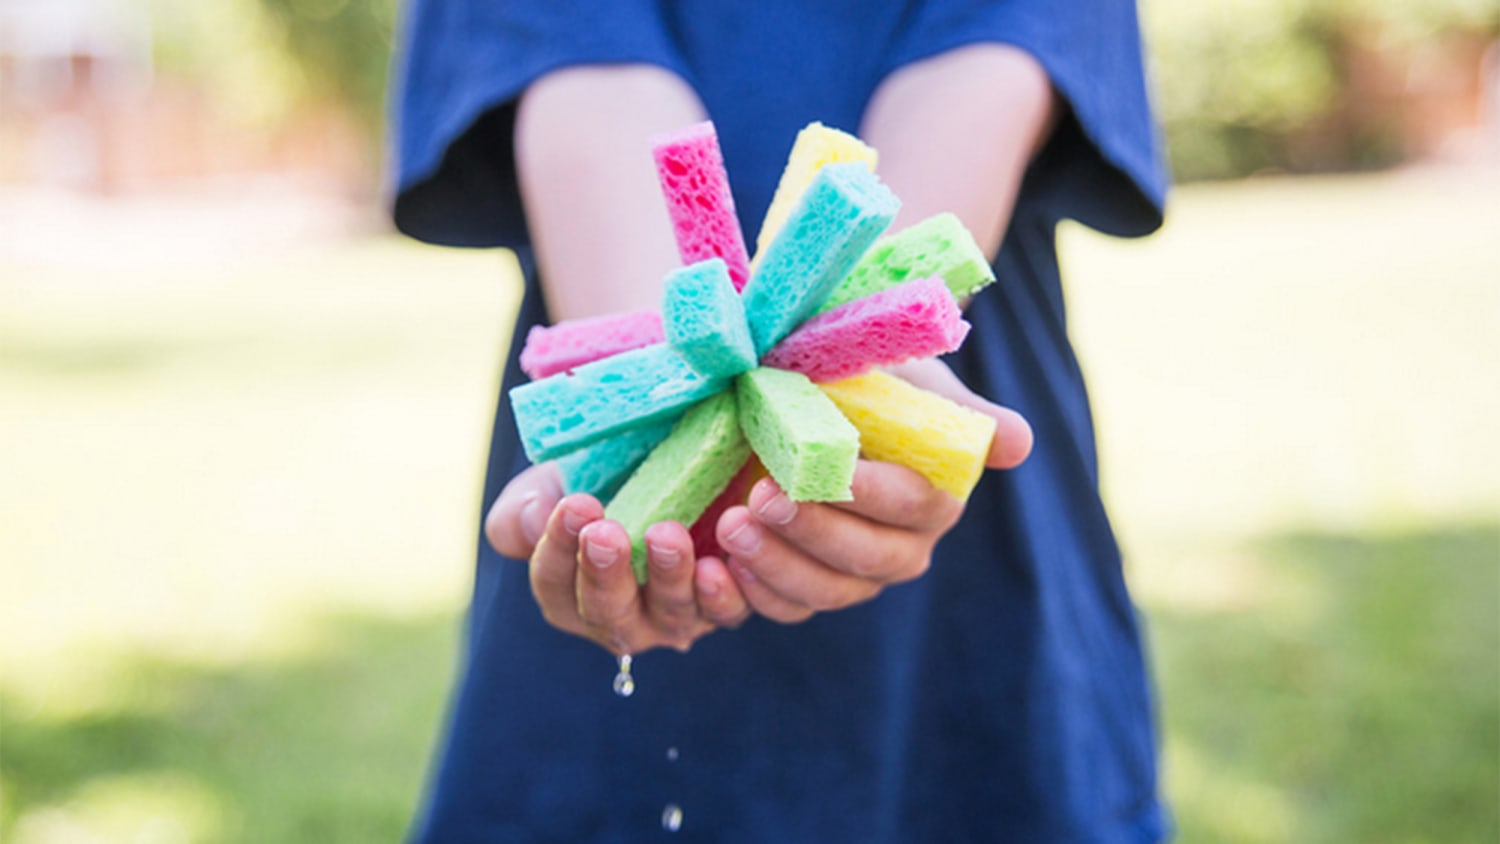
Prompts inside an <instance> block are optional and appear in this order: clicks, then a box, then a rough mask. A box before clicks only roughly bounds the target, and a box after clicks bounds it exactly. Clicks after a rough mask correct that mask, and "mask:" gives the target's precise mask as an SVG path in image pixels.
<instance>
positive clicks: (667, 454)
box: [604, 391, 750, 583]
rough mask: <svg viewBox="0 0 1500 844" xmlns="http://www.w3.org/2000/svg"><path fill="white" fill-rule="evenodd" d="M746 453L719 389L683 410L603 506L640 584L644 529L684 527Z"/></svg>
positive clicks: (729, 400)
mask: <svg viewBox="0 0 1500 844" xmlns="http://www.w3.org/2000/svg"><path fill="white" fill-rule="evenodd" d="M749 456H750V445H749V443H747V442H745V435H744V434H742V433H740V426H739V419H738V413H737V412H736V408H735V400H734V394H733V393H730V392H728V391H725V392H722V393H719V394H718V395H716V396H713V397H711V398H709V399H707V400H705V401H703V402H701V403H699V404H698V405H696V406H695V407H693V409H691V410H689V411H688V412H687V414H686V415H684V416H683V417H682V420H681V421H680V422H678V423H677V425H676V426H675V427H673V428H672V433H671V435H670V436H668V437H667V438H666V439H665V440H664V441H662V444H661V445H659V446H657V447H656V450H654V451H652V452H651V456H649V457H647V458H646V462H644V463H642V464H641V465H640V468H638V469H636V470H635V474H633V475H631V476H630V480H628V481H626V482H625V485H624V486H623V487H621V488H620V492H619V493H618V494H617V495H615V499H614V500H613V501H611V502H610V503H609V506H607V507H605V508H604V515H605V517H606V518H609V519H614V520H615V521H617V522H619V523H620V525H621V526H622V527H624V528H625V532H626V533H628V534H630V565H631V566H632V567H633V568H634V569H635V579H636V580H637V581H638V582H640V583H645V582H646V528H648V527H650V526H652V525H654V524H656V523H657V522H680V523H681V524H682V525H683V526H684V527H690V526H691V525H692V524H693V522H696V521H697V520H698V517H699V516H701V515H703V511H704V510H707V509H708V505H709V504H712V503H713V500H714V499H715V498H717V497H718V496H719V493H721V492H723V491H724V487H726V486H728V485H729V481H730V480H731V479H732V478H733V477H734V476H735V473H737V472H739V470H740V466H742V465H743V464H744V462H745V460H746V458H748V457H749Z"/></svg>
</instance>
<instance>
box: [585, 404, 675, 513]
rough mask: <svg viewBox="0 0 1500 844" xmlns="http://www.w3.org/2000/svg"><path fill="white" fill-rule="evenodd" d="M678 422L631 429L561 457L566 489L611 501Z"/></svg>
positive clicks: (671, 421) (665, 422)
mask: <svg viewBox="0 0 1500 844" xmlns="http://www.w3.org/2000/svg"><path fill="white" fill-rule="evenodd" d="M676 422H677V419H676V418H675V417H674V418H671V419H666V420H663V421H661V422H651V423H648V424H645V425H640V426H637V427H634V428H627V429H626V430H624V431H621V432H620V433H618V434H615V435H614V436H612V437H608V438H606V439H602V440H600V441H599V442H596V443H594V444H593V445H590V446H584V447H583V448H580V449H578V450H577V451H570V452H568V453H567V454H564V455H563V456H562V457H559V458H557V468H558V469H560V470H561V471H562V476H563V489H564V490H565V491H567V493H568V494H569V495H571V494H573V493H575V492H586V493H588V494H589V495H592V496H594V497H595V498H597V499H599V500H600V501H603V502H605V503H606V504H607V503H609V500H610V499H611V498H614V496H615V493H616V492H618V491H619V489H620V485H621V484H624V483H625V479H626V478H628V477H630V473H631V472H634V471H635V467H637V466H639V465H640V464H641V461H642V460H645V459H646V455H647V454H650V453H651V449H653V448H656V446H657V444H659V443H660V442H661V441H662V440H664V439H666V438H667V435H668V434H670V433H672V425H673V424H675V423H676Z"/></svg>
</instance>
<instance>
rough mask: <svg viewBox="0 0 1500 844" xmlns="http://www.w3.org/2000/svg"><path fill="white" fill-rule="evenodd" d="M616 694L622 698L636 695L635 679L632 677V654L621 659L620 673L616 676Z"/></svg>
mask: <svg viewBox="0 0 1500 844" xmlns="http://www.w3.org/2000/svg"><path fill="white" fill-rule="evenodd" d="M615 694H617V695H619V696H620V697H630V696H631V695H633V694H635V678H634V677H632V676H630V654H625V655H624V656H622V657H620V673H618V674H616V675H615Z"/></svg>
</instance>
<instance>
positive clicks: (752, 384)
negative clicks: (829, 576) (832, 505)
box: [735, 367, 859, 501]
mask: <svg viewBox="0 0 1500 844" xmlns="http://www.w3.org/2000/svg"><path fill="white" fill-rule="evenodd" d="M735 395H736V397H737V398H738V399H739V403H740V425H741V426H743V427H744V429H745V437H746V439H748V440H750V446H751V448H753V449H755V454H756V456H757V457H759V458H760V461H761V462H762V463H764V464H765V467H766V470H767V471H768V472H770V473H771V477H773V478H775V479H776V483H777V484H779V485H780V486H781V489H782V491H784V492H785V493H786V494H787V497H788V498H790V499H792V500H793V501H848V500H850V499H851V498H853V494H852V492H851V491H850V484H851V483H853V481H854V464H855V462H856V461H857V460H858V459H859V432H858V431H856V430H855V429H854V426H853V425H850V424H849V422H848V420H846V419H844V417H843V416H842V415H841V414H840V413H839V409H838V408H837V407H835V406H834V405H833V402H831V401H829V400H828V398H827V397H826V396H824V395H823V394H822V393H820V392H818V388H817V387H816V386H814V385H813V383H812V382H811V381H809V380H807V377H806V376H803V375H799V374H797V373H795V372H787V371H785V370H781V369H770V368H767V367H761V368H760V369H753V370H751V371H749V372H747V373H745V374H744V375H741V376H740V377H739V378H738V379H736V380H735Z"/></svg>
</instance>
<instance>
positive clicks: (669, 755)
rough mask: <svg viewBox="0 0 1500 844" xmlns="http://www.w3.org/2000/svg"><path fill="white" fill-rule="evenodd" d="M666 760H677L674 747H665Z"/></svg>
mask: <svg viewBox="0 0 1500 844" xmlns="http://www.w3.org/2000/svg"><path fill="white" fill-rule="evenodd" d="M667 761H668V762H676V761H677V748H675V747H669V748H667Z"/></svg>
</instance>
